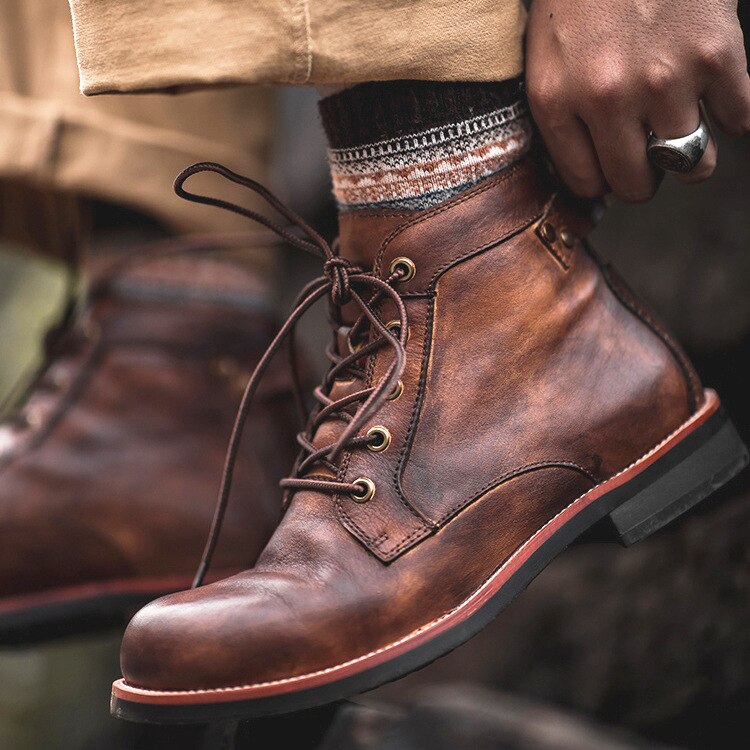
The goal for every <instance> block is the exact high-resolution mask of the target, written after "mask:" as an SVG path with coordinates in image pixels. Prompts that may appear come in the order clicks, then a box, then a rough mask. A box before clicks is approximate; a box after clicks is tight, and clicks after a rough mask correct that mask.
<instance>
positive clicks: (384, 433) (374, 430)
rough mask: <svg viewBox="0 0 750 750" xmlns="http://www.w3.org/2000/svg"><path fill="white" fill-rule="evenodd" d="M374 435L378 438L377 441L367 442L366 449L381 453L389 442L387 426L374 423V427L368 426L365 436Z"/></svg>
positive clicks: (389, 434)
mask: <svg viewBox="0 0 750 750" xmlns="http://www.w3.org/2000/svg"><path fill="white" fill-rule="evenodd" d="M375 435H377V436H378V437H379V438H380V441H379V442H377V443H369V444H368V446H367V449H368V450H371V451H372V452H373V453H381V452H382V451H384V450H386V449H387V448H388V446H389V445H390V444H391V433H390V432H389V430H388V428H387V427H383V425H380V424H376V425H375V426H374V427H370V429H369V430H367V437H374V436H375Z"/></svg>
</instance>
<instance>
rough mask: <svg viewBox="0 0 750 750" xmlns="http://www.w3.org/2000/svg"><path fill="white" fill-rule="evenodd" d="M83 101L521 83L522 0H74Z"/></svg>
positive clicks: (73, 9)
mask: <svg viewBox="0 0 750 750" xmlns="http://www.w3.org/2000/svg"><path fill="white" fill-rule="evenodd" d="M70 7H71V10H72V12H73V26H74V30H75V42H76V53H77V56H78V68H79V71H80V76H81V90H82V91H83V93H85V94H102V93H108V92H128V91H153V90H161V89H175V88H192V87H203V86H213V85H216V84H236V83H274V84H341V83H356V82H360V81H375V80H392V79H403V78H416V79H426V80H466V81H471V80H474V81H481V80H485V81H486V80H502V79H503V78H510V77H512V76H515V75H518V73H519V72H520V71H521V66H522V45H521V38H522V34H523V27H524V21H525V11H524V8H523V5H522V4H521V0H70Z"/></svg>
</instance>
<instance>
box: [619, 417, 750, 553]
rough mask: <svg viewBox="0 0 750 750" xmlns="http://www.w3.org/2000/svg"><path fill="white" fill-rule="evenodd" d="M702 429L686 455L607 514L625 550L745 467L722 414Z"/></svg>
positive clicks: (739, 443) (741, 447)
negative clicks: (698, 438) (699, 436)
mask: <svg viewBox="0 0 750 750" xmlns="http://www.w3.org/2000/svg"><path fill="white" fill-rule="evenodd" d="M705 428H706V429H705V430H703V431H702V432H703V435H702V436H701V439H700V441H699V442H698V444H697V445H695V446H694V447H692V450H690V452H689V453H688V454H687V455H685V456H682V457H680V458H679V460H678V461H677V462H676V463H674V465H672V466H671V467H670V468H668V469H666V470H665V471H664V472H663V473H662V474H661V475H660V476H659V477H657V478H656V479H655V480H654V481H653V482H651V483H650V484H649V485H648V486H646V487H644V488H643V489H641V490H639V491H638V492H637V493H636V494H635V495H634V496H633V497H631V498H630V499H628V500H626V501H625V502H623V503H622V504H621V505H619V506H618V507H617V508H616V509H615V510H613V511H612V512H611V513H610V514H609V517H608V518H609V522H610V523H611V527H612V529H611V530H612V531H613V532H614V535H615V536H616V538H617V539H619V541H620V542H621V543H622V544H623V545H624V546H625V547H629V546H630V545H632V544H635V543H636V542H640V541H641V540H642V539H645V538H646V537H648V536H650V535H651V534H653V533H654V532H655V531H658V530H659V529H660V528H662V526H666V525H667V524H668V523H670V522H671V521H674V520H675V519H676V518H678V517H679V516H681V515H682V514H683V513H685V512H686V511H688V510H690V508H692V507H693V506H694V505H696V504H697V503H699V502H700V501H701V500H703V499H704V498H706V497H708V496H709V495H711V494H713V493H714V492H715V491H716V490H718V489H719V488H720V487H722V486H723V485H724V484H726V483H727V482H728V481H729V480H730V479H732V477H734V476H735V475H736V474H738V473H739V472H740V471H741V470H742V469H743V468H744V467H745V466H747V463H748V451H747V448H746V447H745V445H744V443H743V442H742V439H741V438H740V436H739V435H738V434H737V431H736V430H735V428H734V425H733V424H732V423H731V421H730V420H729V418H728V417H727V416H726V413H725V412H724V411H723V410H722V409H719V411H718V412H717V413H716V414H715V415H714V416H713V417H712V418H711V419H710V420H709V422H708V423H707V424H706V425H705ZM696 437H697V436H696Z"/></svg>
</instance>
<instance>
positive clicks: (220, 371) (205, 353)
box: [0, 257, 293, 644]
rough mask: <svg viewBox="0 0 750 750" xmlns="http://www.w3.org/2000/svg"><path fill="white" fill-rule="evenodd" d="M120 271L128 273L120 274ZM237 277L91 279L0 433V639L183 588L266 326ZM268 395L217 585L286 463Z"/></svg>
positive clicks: (242, 550)
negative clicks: (87, 293)
mask: <svg viewBox="0 0 750 750" xmlns="http://www.w3.org/2000/svg"><path fill="white" fill-rule="evenodd" d="M125 265H126V267H127V266H128V264H127V263H126V264H125ZM261 292H262V284H261V281H260V279H259V278H257V277H256V275H255V274H254V273H253V272H251V271H250V270H249V269H245V268H240V267H237V266H236V265H235V264H231V263H228V262H219V261H213V260H208V259H203V260H201V259H200V258H190V257H175V258H171V259H169V260H160V261H158V262H157V261H154V260H151V261H145V260H144V259H141V260H139V261H136V263H135V264H134V265H133V264H131V265H129V267H128V268H127V270H123V271H122V272H120V273H118V274H115V275H114V276H112V275H108V276H107V277H106V278H104V279H100V280H99V282H98V284H97V285H96V287H95V291H94V293H93V299H92V300H91V302H90V304H89V305H88V306H87V309H86V310H85V311H84V312H83V313H82V314H81V315H79V316H77V317H76V319H75V320H73V321H72V322H71V324H70V325H69V326H67V327H66V329H65V330H64V331H63V333H62V334H61V335H59V336H57V337H56V340H55V341H53V342H51V344H50V347H49V349H50V353H49V361H48V362H47V364H46V366H45V367H44V369H43V370H42V372H41V373H40V374H39V376H38V378H37V380H36V382H35V384H34V385H33V387H32V389H31V391H30V392H29V393H28V395H27V397H26V399H25V403H24V404H23V407H22V408H21V410H20V411H19V412H18V413H17V414H16V415H15V417H14V418H13V419H12V420H10V421H8V422H6V423H5V424H2V425H0V643H6V644H7V643H18V642H26V641H29V640H34V639H37V638H41V637H47V636H51V635H58V634H61V633H67V632H71V631H74V630H78V629H81V628H90V627H92V626H98V625H103V624H111V623H115V622H123V623H124V622H126V621H127V618H128V616H129V615H131V614H132V612H133V611H134V609H135V608H137V607H139V606H142V605H143V604H145V603H146V602H147V601H149V600H150V599H153V598H154V597H156V596H158V595H161V594H164V593H167V592H169V591H175V590H178V589H184V588H186V587H188V586H189V585H190V582H191V580H192V578H193V575H194V573H195V566H196V560H197V558H198V556H199V555H200V551H201V549H202V547H203V543H204V540H205V536H206V533H207V532H208V528H209V524H210V520H211V515H212V513H213V508H214V505H215V501H216V490H217V483H218V475H219V473H220V471H221V466H222V464H223V459H224V454H225V451H226V444H227V441H228V439H229V435H230V431H231V426H232V422H233V418H234V413H235V411H236V409H237V404H238V402H239V400H240V396H241V393H242V388H244V385H245V382H246V379H247V377H248V374H249V372H251V371H252V368H253V367H255V365H256V364H257V361H258V359H259V355H260V353H261V352H262V351H263V349H264V348H265V346H266V345H267V344H268V341H269V340H270V335H269V334H270V333H271V332H272V327H273V318H272V316H271V315H270V314H269V312H268V311H267V309H266V308H265V307H264V305H265V302H264V301H263V299H262V296H261ZM289 385H290V381H289V380H288V378H286V377H285V376H284V375H283V373H281V375H280V374H279V373H276V374H275V375H273V376H272V377H271V378H270V379H269V380H268V381H267V383H266V384H265V386H266V387H265V390H264V392H263V396H262V399H261V404H259V407H260V408H259V409H258V410H257V418H258V420H259V422H258V429H257V431H256V432H255V433H254V434H253V435H252V436H248V437H249V439H248V441H247V443H248V445H247V446H246V447H247V457H246V458H245V459H244V460H243V465H242V467H241V469H242V472H241V477H238V479H239V482H240V486H238V487H237V488H236V489H237V491H238V492H239V493H241V495H242V499H241V501H239V502H237V503H235V504H234V506H233V508H232V510H231V513H230V514H229V515H228V516H227V519H226V523H227V524H228V527H227V531H228V538H227V539H226V542H227V543H226V544H225V545H223V546H222V548H221V549H220V550H219V552H218V555H219V557H220V561H219V562H218V563H217V570H216V574H217V575H221V574H222V571H223V574H229V573H231V572H234V571H238V570H242V569H244V568H246V567H248V566H249V565H251V564H252V563H253V562H254V561H255V559H256V557H257V555H258V553H259V552H260V550H261V549H262V548H263V546H264V544H265V542H266V541H267V539H268V537H269V536H270V534H271V532H272V531H273V529H274V527H275V525H276V522H277V521H278V516H279V512H280V509H281V505H280V502H279V500H278V498H277V493H276V491H275V488H276V483H277V482H278V479H279V478H280V477H281V476H282V475H283V473H285V472H288V470H289V465H290V462H291V460H292V458H293V451H292V450H291V441H292V435H293V431H292V430H291V429H290V427H291V422H290V419H289V417H290V414H289V411H288V405H289V404H290V396H289V394H290V390H289Z"/></svg>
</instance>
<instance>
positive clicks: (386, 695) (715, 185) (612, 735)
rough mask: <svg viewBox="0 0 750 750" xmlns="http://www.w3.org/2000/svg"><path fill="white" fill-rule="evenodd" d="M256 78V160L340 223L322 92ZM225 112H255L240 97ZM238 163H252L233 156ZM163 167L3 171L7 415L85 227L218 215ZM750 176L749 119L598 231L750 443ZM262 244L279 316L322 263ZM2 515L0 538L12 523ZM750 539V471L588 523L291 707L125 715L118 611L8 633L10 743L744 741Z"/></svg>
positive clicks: (144, 232)
mask: <svg viewBox="0 0 750 750" xmlns="http://www.w3.org/2000/svg"><path fill="white" fill-rule="evenodd" d="M0 54H2V53H1V52H0ZM71 75H72V74H71ZM9 80H11V81H12V82H13V85H12V86H9V89H11V88H14V87H15V88H14V90H13V91H11V92H10V94H9V93H8V92H6V94H5V95H2V94H0V137H2V136H3V135H4V134H5V133H6V131H5V130H4V129H3V125H4V118H6V114H7V109H8V106H9V105H8V102H9V101H11V99H12V96H16V97H18V96H21V95H22V94H23V92H20V89H22V88H24V86H27V87H28V86H31V84H28V82H25V83H23V84H21V83H19V82H18V79H17V78H14V77H12V76H11V77H10V78H9ZM32 88H33V86H32ZM19 92H20V93H19ZM11 95H12V96H11ZM23 95H28V96H30V97H31V98H34V96H36V94H35V93H34V92H32V93H31V94H29V92H28V91H27V92H26V94H23ZM188 96H193V95H188ZM261 96H262V98H263V101H262V103H259V102H257V101H256V102H255V103H254V104H252V107H254V109H252V107H251V109H249V110H248V114H247V117H248V118H249V119H252V118H255V120H257V119H258V118H259V117H260V116H259V115H257V112H258V111H259V110H260V109H261V108H262V109H263V112H264V113H265V114H264V115H263V117H267V118H269V121H271V120H272V122H273V123H274V126H273V138H271V137H270V135H268V136H265V135H264V136H263V137H260V136H258V137H256V138H255V140H254V145H253V148H255V149H260V150H261V151H264V153H265V157H264V158H265V162H264V163H265V166H263V165H259V164H258V163H254V164H253V165H251V166H252V167H253V168H254V169H255V172H256V173H257V172H263V173H264V175H263V176H264V177H265V178H266V179H268V181H269V182H270V183H271V186H272V188H273V189H274V190H275V191H276V192H277V193H278V194H279V195H280V196H281V197H282V199H284V200H285V201H286V202H287V203H288V204H290V205H291V206H292V207H293V208H295V209H296V210H297V211H299V212H300V213H301V214H302V215H303V216H304V217H305V218H306V219H307V220H308V221H310V222H312V223H313V224H314V225H315V226H317V227H320V228H322V229H323V231H324V232H325V233H326V234H327V235H328V236H332V235H333V234H334V232H335V212H334V205H333V201H332V198H331V196H330V193H329V186H328V182H327V181H328V174H327V168H326V164H325V147H324V141H323V136H322V133H321V131H320V128H319V123H318V118H317V110H316V96H315V94H314V92H312V91H308V90H303V89H294V90H285V91H282V92H279V93H278V94H274V95H271V93H270V92H264V93H263V94H262V95H261ZM198 105H200V102H199V103H198ZM75 106H78V105H77V104H76V105H75ZM148 106H150V105H148ZM186 106H190V105H186ZM61 111H63V112H64V111H67V110H61ZM230 111H231V113H232V116H233V117H238V116H240V114H238V110H237V108H236V107H235V109H234V110H230ZM253 112H255V113H256V115H257V116H256V115H254V114H253ZM269 113H270V114H269ZM110 114H111V115H112V116H113V117H114V116H115V115H114V114H112V113H110ZM117 117H118V118H119V120H118V121H120V120H121V119H122V113H118V114H117ZM6 119H7V118H6ZM63 119H65V117H64V116H63ZM152 124H153V121H152ZM177 126H179V120H177ZM253 127H254V128H255V131H254V132H258V131H257V127H256V125H253ZM193 137H196V138H197V136H195V134H193ZM227 140H228V141H229V140H230V139H227ZM6 145H7V141H6ZM193 146H195V148H198V147H199V146H200V144H199V143H197V145H196V144H193V143H192V142H191V146H190V148H187V147H186V148H185V149H184V153H182V154H177V155H175V154H173V155H172V159H173V161H174V163H175V164H176V165H177V169H179V167H181V166H185V165H187V164H188V163H189V162H190V161H192V160H193V159H190V158H189V156H190V153H191V149H192V148H193ZM16 147H18V143H16ZM1 155H2V147H1V146H0V156H1ZM230 157H231V155H230ZM45 158H48V156H45ZM198 158H202V157H201V156H200V155H197V156H196V159H195V160H197V159H198ZM181 159H182V161H180V160H181ZM248 160H249V161H252V159H251V158H248V157H245V158H244V162H245V166H246V163H247V162H248ZM1 161H2V159H0V162H1ZM226 161H228V164H229V166H234V167H235V168H237V169H238V170H239V171H242V167H243V164H242V162H243V160H242V159H240V158H239V157H238V158H237V160H236V162H235V161H233V160H232V159H231V158H229V159H227V160H226ZM146 167H147V163H144V164H142V165H140V166H139V169H141V170H145V169H146ZM162 167H163V165H158V169H157V168H156V166H155V167H154V174H157V173H158V174H159V175H161V174H162V173H163V175H167V174H168V173H169V174H170V175H173V174H174V173H175V172H176V171H177V169H173V168H172V166H171V163H170V164H168V165H166V167H163V168H162ZM154 174H151V175H149V174H148V172H147V171H143V172H141V173H138V174H134V175H130V179H133V180H136V187H135V188H134V189H133V191H132V193H128V191H127V190H125V189H123V190H121V191H119V192H117V193H116V194H114V193H112V194H103V189H100V188H98V187H97V186H96V185H95V184H93V183H90V184H84V183H83V182H81V183H80V184H79V183H76V182H75V180H72V179H71V180H69V181H68V184H67V185H66V186H65V187H64V188H61V187H60V185H61V182H60V180H59V179H56V178H55V179H53V178H54V176H55V175H54V172H49V173H45V174H42V173H40V172H39V170H36V172H35V173H34V170H26V171H24V170H22V169H20V168H16V172H15V173H14V171H13V169H9V170H6V174H4V175H0V177H2V182H0V420H2V419H4V418H8V415H12V414H13V412H14V410H15V409H17V408H18V405H19V404H21V403H22V402H23V399H24V394H25V393H26V391H27V389H28V386H29V383H30V382H32V381H33V378H34V374H35V373H36V372H37V371H38V369H39V367H40V366H41V365H42V363H43V361H44V357H45V340H46V337H47V336H48V334H49V332H50V330H53V329H54V328H55V326H57V325H58V324H59V323H60V320H61V317H62V316H63V315H64V312H65V310H66V309H67V308H68V307H69V304H70V300H71V298H75V297H76V296H77V295H79V294H80V290H81V288H82V286H83V285H84V284H85V278H84V275H82V274H81V272H80V271H81V267H82V265H85V264H82V263H80V262H79V260H80V259H79V258H78V255H79V253H78V250H79V249H80V248H81V247H83V246H85V247H87V248H89V249H93V252H94V254H95V252H96V249H97V248H100V247H105V246H106V247H109V246H111V245H112V244H117V245H119V246H127V245H129V244H134V243H135V244H137V243H141V242H145V241H149V240H152V239H154V238H161V237H166V236H170V235H173V234H175V233H178V234H179V233H181V232H188V231H196V230H201V229H204V227H203V226H201V225H200V224H199V223H197V224H195V225H190V224H189V221H188V220H183V219H182V217H181V214H180V213H179V212H180V211H181V210H182V209H173V208H172V206H171V204H169V207H168V208H164V207H163V206H161V207H157V208H154V206H155V205H156V204H155V203H149V201H139V200H138V199H137V197H133V196H134V195H136V196H137V194H138V192H139V190H138V188H139V185H138V180H140V181H141V184H145V183H148V185H149V187H144V188H143V189H144V190H154V191H162V192H163V194H164V195H165V196H167V195H169V190H170V186H169V181H168V180H167V178H166V176H165V177H163V178H162V177H159V179H155V178H154ZM749 175H750V139H747V138H745V139H744V140H741V141H734V142H733V141H729V140H727V139H725V138H722V137H719V166H718V169H717V172H716V174H715V176H714V177H713V178H712V179H711V180H710V181H708V182H707V183H705V184H703V185H700V186H694V187H685V186H682V185H680V184H679V183H677V182H676V181H675V180H672V179H669V178H668V179H666V180H665V182H664V184H663V186H662V188H661V190H660V191H659V193H658V195H657V197H656V198H655V199H654V200H653V201H652V202H650V203H649V204H647V205H641V206H624V205H621V204H618V203H616V202H613V203H612V204H611V205H610V206H609V210H608V211H607V213H606V215H605V217H604V219H603V221H602V222H601V224H600V226H599V227H598V228H597V229H596V230H595V232H594V233H593V235H592V238H591V239H592V244H593V245H594V246H595V247H596V248H597V250H598V251H599V252H600V253H601V254H602V255H604V256H605V257H606V258H607V259H608V260H610V261H611V262H613V263H614V264H615V265H616V266H617V267H618V268H619V270H620V271H621V272H622V274H623V275H624V276H625V278H627V279H628V281H629V282H630V283H631V285H632V286H633V287H634V288H635V289H636V291H638V292H639V293H641V294H642V295H643V296H644V297H645V298H646V299H647V300H648V301H649V302H650V303H651V304H652V306H653V307H654V308H656V310H657V311H658V312H659V313H660V314H661V316H662V317H663V318H664V319H666V321H667V323H668V324H669V326H670V327H671V328H672V329H673V331H675V333H676V334H677V336H678V338H679V339H680V340H681V341H682V343H683V344H684V345H685V346H686V348H687V349H688V350H689V353H690V354H691V356H692V357H693V358H694V360H695V362H696V364H697V366H698V369H699V371H700V374H701V376H702V378H703V380H704V383H706V384H707V385H709V386H711V387H714V388H716V389H717V390H718V391H719V393H720V395H721V397H722V400H723V401H724V403H725V405H726V407H727V409H728V411H729V413H730V414H731V415H732V417H733V419H734V421H735V424H736V426H737V427H738V429H739V431H740V432H741V433H742V435H743V437H744V438H745V440H746V441H750V398H748V395H747V384H748V382H750V200H749V197H750V177H749ZM51 186H52V187H51ZM164 200H165V201H170V200H172V199H171V198H164ZM174 200H176V199H174ZM221 221H224V217H221V216H220V217H219V218H217V219H211V220H210V222H219V225H218V226H210V227H209V226H208V225H206V227H205V228H210V229H219V230H221V229H223V227H222V226H221V224H220V222H221ZM227 221H228V220H227ZM235 228H236V227H234V226H231V227H227V229H235ZM250 262H252V263H255V264H257V267H258V269H259V273H263V274H264V275H267V276H268V277H269V278H271V279H274V280H275V281H274V283H273V284H272V287H273V289H275V292H274V304H275V305H276V306H277V308H278V310H279V312H280V314H281V313H283V312H284V311H285V310H286V308H287V306H288V304H289V301H290V299H291V298H292V297H293V296H294V294H295V292H296V290H297V289H298V288H299V287H300V285H301V284H302V283H304V281H305V280H307V279H308V278H310V277H312V276H313V275H317V274H318V273H319V267H318V264H317V263H316V262H315V261H314V260H310V259H308V258H305V257H302V255H301V254H300V253H293V252H288V251H286V250H283V249H279V248H272V249H271V250H270V251H269V252H261V253H255V254H254V255H253V256H252V258H251V261H250ZM279 279H284V283H283V284H280V283H278V280H279ZM322 315H323V313H322V311H321V316H322ZM321 319H322V317H321V318H318V320H317V321H313V320H309V321H307V322H306V323H305V329H304V331H303V335H302V336H300V339H301V340H305V341H306V342H307V345H308V346H309V349H310V351H309V357H310V360H311V361H312V362H313V363H316V364H318V365H319V364H320V357H319V351H320V348H321V347H320V344H321V342H322V337H323V336H325V333H324V327H323V326H321V325H320V322H321ZM1 492H2V473H1V471H0V493H1ZM0 503H2V495H1V494H0ZM2 533H3V532H2V530H0V545H2V544H10V543H12V539H10V538H8V537H7V536H6V537H5V538H3V537H2ZM749 540H750V472H745V473H744V474H742V475H741V476H740V477H738V478H737V479H736V480H735V481H734V482H733V483H732V484H731V485H730V486H728V487H726V488H725V489H724V490H722V491H721V492H720V493H719V495H717V496H715V497H714V498H711V499H710V500H708V501H706V502H704V503H702V504H701V506H699V508H698V509H697V510H696V511H695V512H692V513H690V514H688V515H687V517H685V518H683V519H681V520H680V521H678V522H677V523H674V524H672V525H671V526H669V527H668V528H667V529H665V530H663V531H661V532H659V533H657V534H656V535H654V536H653V537H651V538H649V539H648V540H646V541H645V542H642V543H640V544H638V545H636V546H635V547H634V548H632V549H629V550H624V549H621V548H619V547H615V546H612V545H605V544H598V543H592V544H585V545H583V544H582V545H579V546H576V547H574V548H572V549H570V550H568V551H567V552H566V553H565V554H563V555H562V556H561V557H560V558H559V559H558V560H557V561H556V562H555V563H553V564H552V565H551V566H550V567H549V568H548V569H547V570H546V571H545V572H544V574H543V575H541V576H540V577H539V578H538V579H537V580H536V581H535V582H534V584H533V585H532V586H531V587H530V588H529V589H528V590H527V591H526V592H525V593H524V594H523V595H522V596H521V597H520V598H519V599H518V600H517V601H516V602H515V603H514V604H513V606H512V607H511V608H509V610H507V611H506V612H505V613H503V614H502V615H501V616H500V617H499V618H498V619H497V620H496V621H495V622H494V623H493V624H492V625H491V626H490V627H488V628H487V629H486V630H484V631H483V632H482V633H481V634H480V635H479V636H477V637H476V638H474V639H473V640H472V641H470V642H469V643H467V644H466V645H464V646H463V647H461V648H459V649H458V650H456V651H455V652H453V653H452V654H450V655H449V656H447V657H445V658H443V659H441V660H439V661H438V662H436V663H434V664H433V665H431V666H429V667H427V668H425V669H424V670H422V671H420V672H418V673H415V674H413V675H411V676H409V677H407V678H405V679H403V680H400V681H399V682H397V683H393V684H391V685H388V686H385V687H383V688H381V689H379V690H377V691H375V692H373V693H370V694H368V695H365V696H361V697H359V698H356V699H354V701H353V702H352V703H347V704H344V705H341V706H338V707H333V708H331V709H326V710H323V711H317V712H310V713H309V714H306V715H304V716H298V717H295V718H294V719H288V720H276V721H274V720H268V721H265V722H255V723H247V724H239V725H237V724H232V725H226V726H215V727H184V728H180V729H177V730H175V729H160V728H149V727H141V726H130V725H126V724H123V723H121V722H116V721H115V720H114V719H111V718H110V716H109V711H108V697H109V690H110V684H111V681H112V680H113V679H115V678H117V677H119V666H118V646H119V638H120V634H121V633H120V630H119V629H117V628H115V629H110V630H108V631H106V632H97V633H93V634H89V635H86V636H79V637H73V638H62V639H57V640H54V641H51V642H47V643H42V644H35V645H34V646H29V647H15V648H10V647H8V648H3V649H2V650H0V748H3V749H5V748H8V750H37V749H38V748H55V749H58V748H59V749H60V750H93V749H95V748H114V749H117V748H151V747H159V748H178V747H179V748H182V749H183V750H188V749H189V748H201V749H203V750H211V749H212V748H226V749H230V748H233V747H236V748H251V747H253V748H255V747H257V748H261V747H264V746H270V745H271V744H273V745H274V746H276V747H278V746H282V747H284V746H287V745H288V746H293V747H323V748H337V747H342V748H343V747H350V748H383V749H384V750H385V749H386V748H387V749H388V750H396V749H397V748H404V749H411V748H414V750H417V749H418V748H420V749H421V748H431V749H434V748H443V747H445V748H449V747H450V748H463V747H466V748H470V747H471V748H509V749H510V748H566V749H571V750H572V749H574V748H581V749H586V748H647V747H649V748H662V747H664V748H666V747H670V748H706V749H708V748H711V749H712V750H713V749H715V748H740V747H746V746H747V740H746V738H745V737H744V730H745V726H746V723H747V718H748V716H750V541H749ZM477 553H478V554H481V550H478V551H477ZM0 575H2V571H0Z"/></svg>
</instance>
